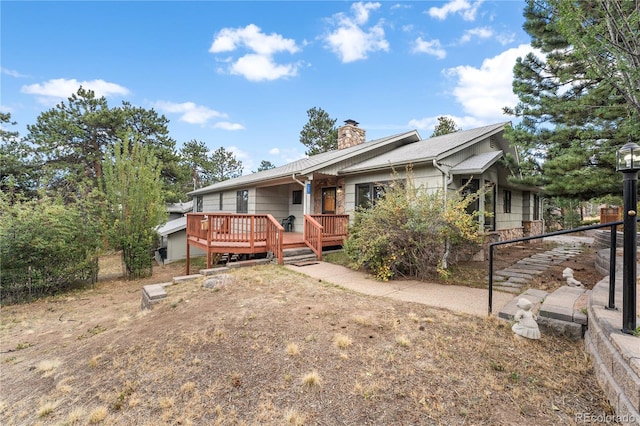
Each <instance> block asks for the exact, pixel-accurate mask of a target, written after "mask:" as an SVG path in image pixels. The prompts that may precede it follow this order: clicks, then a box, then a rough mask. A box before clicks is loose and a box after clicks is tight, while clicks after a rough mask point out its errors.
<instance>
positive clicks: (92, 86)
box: [20, 78, 129, 104]
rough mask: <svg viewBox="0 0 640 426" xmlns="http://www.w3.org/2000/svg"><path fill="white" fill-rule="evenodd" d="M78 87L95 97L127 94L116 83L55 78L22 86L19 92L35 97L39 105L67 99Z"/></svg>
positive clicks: (126, 90) (123, 88) (127, 91)
mask: <svg viewBox="0 0 640 426" xmlns="http://www.w3.org/2000/svg"><path fill="white" fill-rule="evenodd" d="M80 86H82V88H84V89H87V90H93V91H94V92H95V95H96V97H102V96H104V97H109V96H113V95H128V94H129V89H127V88H126V87H123V86H120V85H119V84H116V83H110V82H108V81H104V80H89V81H87V80H85V81H78V80H76V79H75V78H72V79H66V78H55V79H52V80H49V81H45V82H44V83H36V84H29V85H25V86H22V88H21V89H20V91H21V92H22V93H26V94H28V95H37V96H39V98H38V100H39V101H40V102H41V103H44V104H50V103H51V102H55V101H56V100H59V99H67V98H68V97H70V96H71V95H73V94H74V93H76V92H77V91H78V89H79V88H80Z"/></svg>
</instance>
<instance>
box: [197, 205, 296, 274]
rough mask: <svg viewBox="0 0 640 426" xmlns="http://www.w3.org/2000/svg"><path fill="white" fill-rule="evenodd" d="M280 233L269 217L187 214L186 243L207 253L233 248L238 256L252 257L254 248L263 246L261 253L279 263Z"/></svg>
mask: <svg viewBox="0 0 640 426" xmlns="http://www.w3.org/2000/svg"><path fill="white" fill-rule="evenodd" d="M283 232H284V228H283V227H282V225H280V224H279V223H278V221H277V220H275V218H274V217H273V216H271V215H270V214H262V215H255V214H239V213H238V214H234V213H188V214H187V240H188V241H193V240H195V241H196V242H197V243H198V244H199V245H200V246H206V247H207V251H208V252H210V253H217V252H220V251H221V250H225V248H228V247H235V248H236V250H238V251H239V252H241V253H242V252H248V253H254V252H257V251H259V250H258V249H256V246H257V245H263V246H264V247H265V249H264V250H265V251H267V252H272V253H273V255H274V256H276V257H277V258H278V262H280V263H282V233H283ZM239 244H241V245H242V246H243V247H242V249H240V247H239ZM225 245H227V246H225Z"/></svg>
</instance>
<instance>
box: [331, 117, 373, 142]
mask: <svg viewBox="0 0 640 426" xmlns="http://www.w3.org/2000/svg"><path fill="white" fill-rule="evenodd" d="M365 141H366V132H365V130H364V129H361V128H359V127H358V122H357V121H355V120H351V119H349V120H345V122H344V126H342V127H340V128H339V129H338V149H345V148H350V147H352V146H356V145H360V144H361V143H364V142H365Z"/></svg>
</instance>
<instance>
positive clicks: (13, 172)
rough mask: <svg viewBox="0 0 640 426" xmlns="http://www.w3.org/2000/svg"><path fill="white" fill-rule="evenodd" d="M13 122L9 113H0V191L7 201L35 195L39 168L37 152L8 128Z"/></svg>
mask: <svg viewBox="0 0 640 426" xmlns="http://www.w3.org/2000/svg"><path fill="white" fill-rule="evenodd" d="M15 124H16V123H15V122H14V121H11V114H10V113H0V191H1V192H3V193H4V194H6V195H7V197H8V201H9V202H15V201H16V200H18V199H21V198H32V197H33V196H35V192H36V190H37V187H38V178H39V170H40V168H41V167H40V165H39V163H38V156H37V154H36V153H35V152H34V151H33V150H32V149H31V147H30V146H29V145H28V144H27V143H25V142H24V141H22V140H20V135H19V133H18V132H17V131H12V130H8V127H7V126H13V125H15Z"/></svg>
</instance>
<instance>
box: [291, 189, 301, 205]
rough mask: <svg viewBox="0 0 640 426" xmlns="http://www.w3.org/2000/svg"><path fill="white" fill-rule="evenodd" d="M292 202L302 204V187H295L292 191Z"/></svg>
mask: <svg viewBox="0 0 640 426" xmlns="http://www.w3.org/2000/svg"><path fill="white" fill-rule="evenodd" d="M291 204H292V205H298V204H302V189H294V190H293V191H291Z"/></svg>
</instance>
